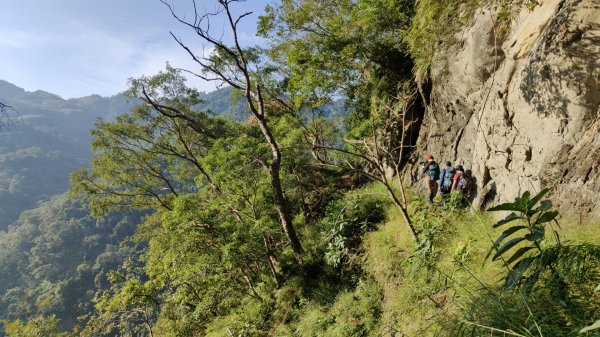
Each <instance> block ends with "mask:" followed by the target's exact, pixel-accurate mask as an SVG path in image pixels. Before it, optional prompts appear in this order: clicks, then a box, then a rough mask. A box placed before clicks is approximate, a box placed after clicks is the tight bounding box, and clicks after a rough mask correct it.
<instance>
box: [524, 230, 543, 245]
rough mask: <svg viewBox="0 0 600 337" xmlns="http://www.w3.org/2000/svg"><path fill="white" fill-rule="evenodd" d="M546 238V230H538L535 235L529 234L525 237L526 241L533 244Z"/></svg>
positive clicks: (534, 232)
mask: <svg viewBox="0 0 600 337" xmlns="http://www.w3.org/2000/svg"><path fill="white" fill-rule="evenodd" d="M543 237H544V229H543V228H542V229H539V228H538V229H536V230H534V231H533V233H529V234H526V235H525V239H527V240H529V241H531V242H535V241H537V240H539V239H542V238H543Z"/></svg>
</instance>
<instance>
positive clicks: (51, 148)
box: [0, 81, 132, 229]
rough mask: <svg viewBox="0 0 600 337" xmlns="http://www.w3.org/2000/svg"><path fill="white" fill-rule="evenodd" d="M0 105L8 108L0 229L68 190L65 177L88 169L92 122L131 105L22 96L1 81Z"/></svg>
mask: <svg viewBox="0 0 600 337" xmlns="http://www.w3.org/2000/svg"><path fill="white" fill-rule="evenodd" d="M0 101H2V102H4V103H5V104H7V105H10V106H11V107H12V113H11V115H10V116H9V117H10V120H9V123H8V124H7V125H5V126H4V127H3V128H2V130H0V163H1V165H0V214H1V215H0V228H1V229H6V228H7V226H8V225H9V224H11V223H12V222H13V221H15V220H17V218H18V217H19V214H20V213H21V212H22V211H24V210H26V209H30V208H35V207H36V206H37V203H38V202H41V201H47V200H49V199H50V198H51V197H52V196H54V195H57V194H62V193H64V192H66V191H67V190H68V188H69V173H70V172H71V171H72V170H74V169H76V168H78V167H82V166H87V165H89V164H88V163H89V160H90V158H91V151H90V146H89V142H90V141H91V137H90V135H89V130H90V128H91V127H92V126H93V124H94V122H95V121H96V119H97V118H99V117H103V118H108V119H110V118H113V117H114V116H116V115H117V114H119V113H123V112H125V111H128V110H129V109H130V108H131V106H132V104H130V103H128V102H127V100H126V99H125V98H124V97H123V96H114V97H110V98H105V97H100V96H89V97H83V98H79V99H71V100H64V99H62V98H60V97H58V96H56V95H53V94H50V93H47V92H43V91H35V92H26V91H25V90H23V89H21V88H19V87H17V86H15V85H13V84H10V83H8V82H5V81H0Z"/></svg>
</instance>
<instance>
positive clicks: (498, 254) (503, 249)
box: [492, 237, 525, 261]
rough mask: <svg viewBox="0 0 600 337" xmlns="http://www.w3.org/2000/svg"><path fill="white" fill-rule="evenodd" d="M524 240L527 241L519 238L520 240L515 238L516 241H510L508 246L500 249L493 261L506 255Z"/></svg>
mask: <svg viewBox="0 0 600 337" xmlns="http://www.w3.org/2000/svg"><path fill="white" fill-rule="evenodd" d="M523 240H525V238H523V237H519V238H514V239H512V240H510V241H508V242H507V243H506V244H504V246H502V247H500V248H499V249H498V251H497V252H496V254H495V255H494V257H492V260H493V261H495V260H497V259H498V258H499V257H500V256H501V255H502V254H504V253H506V251H507V250H509V249H511V248H512V247H514V246H515V245H516V244H518V243H519V242H521V241H523Z"/></svg>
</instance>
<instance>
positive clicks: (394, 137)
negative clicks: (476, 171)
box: [312, 92, 417, 241]
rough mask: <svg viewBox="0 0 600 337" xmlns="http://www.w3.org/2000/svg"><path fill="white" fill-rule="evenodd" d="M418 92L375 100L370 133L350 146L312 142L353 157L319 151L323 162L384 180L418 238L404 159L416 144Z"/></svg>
mask: <svg viewBox="0 0 600 337" xmlns="http://www.w3.org/2000/svg"><path fill="white" fill-rule="evenodd" d="M415 95H416V92H414V93H412V94H407V95H399V96H398V97H395V98H393V99H388V100H379V101H377V102H374V103H373V105H372V106H373V111H372V113H371V117H370V118H371V135H370V137H367V138H363V139H360V140H350V139H346V140H345V143H346V144H347V145H349V146H346V147H340V146H332V145H326V144H322V143H320V142H318V141H314V142H313V143H312V144H313V148H314V149H315V150H317V151H319V150H320V151H326V152H337V153H341V154H342V155H343V156H345V157H350V160H341V161H338V162H335V163H332V162H331V161H329V162H326V161H324V160H322V158H325V157H326V156H321V155H318V154H317V155H315V157H317V158H319V160H320V165H325V166H338V167H339V166H342V167H345V168H349V169H351V170H353V171H356V172H359V173H360V174H364V175H365V176H367V177H369V178H370V179H372V180H375V181H378V182H380V183H381V184H382V185H383V186H384V187H385V189H386V191H387V192H388V196H389V197H390V199H391V200H392V202H393V203H394V205H395V206H396V208H397V209H398V210H399V211H400V214H402V218H403V219H404V222H405V224H406V226H407V229H408V230H409V232H410V234H411V236H412V238H413V239H414V240H415V241H416V240H417V232H416V230H415V228H414V225H413V224H412V221H411V220H410V217H409V216H408V204H407V200H406V195H405V194H404V184H403V181H402V173H403V165H402V163H403V161H402V160H403V158H404V157H405V155H406V153H407V151H406V149H410V148H412V147H413V145H411V144H410V137H407V133H408V131H409V130H410V128H411V127H412V125H413V124H414V123H415V122H416V121H415V120H413V119H411V118H410V114H409V112H410V109H412V108H413V104H414V102H415ZM391 124H399V125H391ZM390 130H395V131H396V132H398V131H399V134H395V133H390ZM394 178H395V179H394ZM394 185H397V186H394Z"/></svg>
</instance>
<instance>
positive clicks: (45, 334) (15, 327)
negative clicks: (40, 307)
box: [1, 316, 69, 337]
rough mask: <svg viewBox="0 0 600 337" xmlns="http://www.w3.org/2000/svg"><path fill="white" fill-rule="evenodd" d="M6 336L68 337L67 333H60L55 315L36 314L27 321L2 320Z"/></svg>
mask: <svg viewBox="0 0 600 337" xmlns="http://www.w3.org/2000/svg"><path fill="white" fill-rule="evenodd" d="M1 323H2V325H3V326H4V332H5V333H6V336H7V337H68V336H69V334H67V333H64V332H63V333H61V332H60V328H59V320H58V319H57V318H56V317H55V316H49V317H43V316H37V317H34V318H32V319H30V320H29V321H28V322H23V321H22V320H15V321H12V322H9V321H2V322H1Z"/></svg>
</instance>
